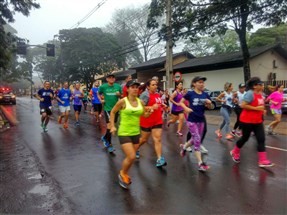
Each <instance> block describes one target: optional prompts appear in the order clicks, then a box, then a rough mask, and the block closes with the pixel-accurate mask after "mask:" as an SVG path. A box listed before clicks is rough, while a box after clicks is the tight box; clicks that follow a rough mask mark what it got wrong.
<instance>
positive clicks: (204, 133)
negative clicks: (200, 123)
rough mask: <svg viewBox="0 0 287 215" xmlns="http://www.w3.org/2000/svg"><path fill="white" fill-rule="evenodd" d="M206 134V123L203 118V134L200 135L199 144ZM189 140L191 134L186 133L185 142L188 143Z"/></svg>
mask: <svg viewBox="0 0 287 215" xmlns="http://www.w3.org/2000/svg"><path fill="white" fill-rule="evenodd" d="M206 132H207V123H206V118H205V117H204V128H203V133H202V136H201V140H200V142H201V144H202V143H203V140H204V138H205V135H206ZM190 138H191V133H190V132H188V133H187V136H186V142H187V141H189V140H190Z"/></svg>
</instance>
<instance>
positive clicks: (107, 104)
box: [98, 73, 122, 153]
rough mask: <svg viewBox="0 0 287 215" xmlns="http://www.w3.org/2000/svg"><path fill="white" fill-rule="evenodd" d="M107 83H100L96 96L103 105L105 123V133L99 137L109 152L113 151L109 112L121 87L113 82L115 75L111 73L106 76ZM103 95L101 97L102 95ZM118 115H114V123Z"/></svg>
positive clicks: (118, 95)
mask: <svg viewBox="0 0 287 215" xmlns="http://www.w3.org/2000/svg"><path fill="white" fill-rule="evenodd" d="M106 80H107V83H105V84H103V85H101V86H100V87H99V90H98V98H99V99H100V101H101V103H102V104H103V105H104V114H105V119H106V123H107V131H106V134H105V135H103V136H102V137H101V140H102V141H103V142H104V146H105V147H106V148H107V149H108V151H109V152H110V153H111V152H113V151H114V147H113V145H112V135H111V132H110V128H111V127H110V113H111V110H112V109H113V107H114V106H115V104H116V103H117V102H118V100H119V99H120V97H121V94H122V88H121V86H120V85H119V84H117V83H115V80H116V79H115V76H114V75H113V74H111V73H110V74H108V75H107V76H106ZM102 96H103V97H102ZM117 118H118V115H116V117H115V123H116V121H117Z"/></svg>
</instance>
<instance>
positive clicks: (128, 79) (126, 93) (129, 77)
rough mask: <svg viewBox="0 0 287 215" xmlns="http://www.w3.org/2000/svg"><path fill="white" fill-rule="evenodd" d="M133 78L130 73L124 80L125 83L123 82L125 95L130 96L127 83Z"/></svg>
mask: <svg viewBox="0 0 287 215" xmlns="http://www.w3.org/2000/svg"><path fill="white" fill-rule="evenodd" d="M131 80H132V76H131V75H128V76H127V77H126V79H125V81H124V83H122V85H121V87H122V92H123V95H122V96H123V97H126V96H128V92H127V86H126V84H127V83H128V82H129V81H131Z"/></svg>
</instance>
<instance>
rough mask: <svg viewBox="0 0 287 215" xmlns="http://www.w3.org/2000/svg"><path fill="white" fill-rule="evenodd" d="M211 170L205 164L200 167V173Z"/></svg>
mask: <svg viewBox="0 0 287 215" xmlns="http://www.w3.org/2000/svg"><path fill="white" fill-rule="evenodd" d="M209 168H210V166H208V165H206V164H205V163H204V162H202V163H201V164H199V165H198V171H201V172H206V170H208V169H209Z"/></svg>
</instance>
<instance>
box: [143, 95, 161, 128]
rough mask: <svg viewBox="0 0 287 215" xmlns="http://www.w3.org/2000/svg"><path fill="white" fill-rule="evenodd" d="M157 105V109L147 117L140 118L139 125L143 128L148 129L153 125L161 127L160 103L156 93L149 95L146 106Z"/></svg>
mask: <svg viewBox="0 0 287 215" xmlns="http://www.w3.org/2000/svg"><path fill="white" fill-rule="evenodd" d="M154 104H158V105H159V108H158V109H157V110H154V111H153V112H152V114H151V115H150V116H149V117H143V116H141V119H140V125H141V126H142V127H144V128H150V127H153V126H155V125H161V124H162V123H163V121H162V101H161V98H160V96H159V94H158V93H149V100H148V103H147V104H146V106H153V105H154Z"/></svg>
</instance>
